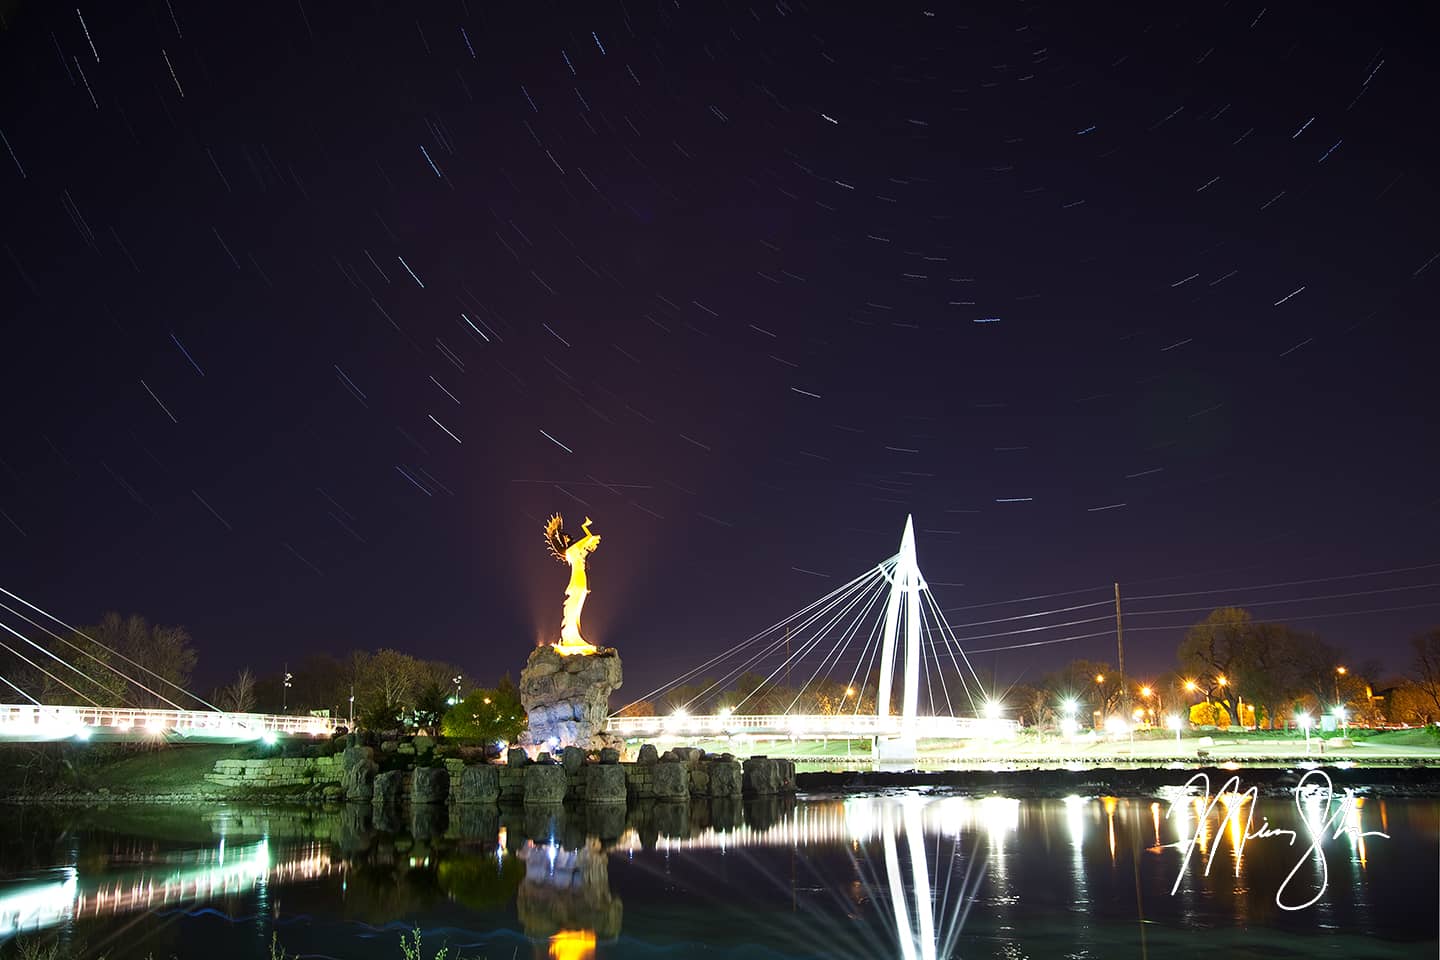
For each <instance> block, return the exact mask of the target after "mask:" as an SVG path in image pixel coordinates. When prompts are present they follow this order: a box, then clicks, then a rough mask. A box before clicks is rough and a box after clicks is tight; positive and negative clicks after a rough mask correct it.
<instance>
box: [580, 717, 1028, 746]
mask: <svg viewBox="0 0 1440 960" xmlns="http://www.w3.org/2000/svg"><path fill="white" fill-rule="evenodd" d="M605 729H606V730H607V731H608V732H610V733H614V734H618V735H619V736H622V737H625V738H627V739H629V738H632V737H655V736H665V737H691V738H695V737H704V738H721V737H732V736H738V735H742V734H743V735H748V736H759V737H769V738H774V737H794V738H796V739H800V738H803V739H807V740H816V739H828V740H845V739H861V738H868V737H911V738H920V739H926V740H980V739H983V740H1003V739H1008V738H1010V737H1013V736H1015V735H1016V734H1017V733H1019V731H1020V724H1019V723H1017V722H1016V721H1014V720H1004V719H993V720H992V719H987V718H981V717H925V716H916V717H910V718H908V720H907V718H905V717H903V716H897V715H891V716H883V717H882V716H877V715H875V714H848V713H847V714H820V715H812V716H804V715H797V714H774V715H764V714H752V715H740V714H715V715H711V716H691V715H689V714H686V713H674V714H671V715H669V716H666V717H611V718H610V721H609V723H607V724H606V727H605Z"/></svg>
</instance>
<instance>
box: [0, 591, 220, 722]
mask: <svg viewBox="0 0 1440 960" xmlns="http://www.w3.org/2000/svg"><path fill="white" fill-rule="evenodd" d="M0 593H3V594H5V595H6V596H9V597H12V598H14V599H15V600H18V601H20V602H21V603H23V604H25V606H27V607H29V608H30V609H31V610H34V611H36V612H37V613H40V614H41V615H43V616H45V617H48V618H50V619H51V620H54V621H55V622H56V623H58V624H60V626H62V627H64V628H65V629H66V630H69V631H70V632H71V633H74V634H76V635H77V636H81V637H84V638H85V639H86V640H89V641H90V642H91V643H93V644H95V646H97V647H99V648H100V649H102V650H105V651H106V652H108V653H113V654H114V655H115V656H117V657H119V658H120V659H121V660H124V661H125V662H126V663H128V664H130V665H131V666H135V667H139V668H140V669H141V670H144V671H145V672H146V673H148V674H150V676H152V677H154V678H155V679H157V680H159V681H160V682H162V683H165V684H169V685H170V686H172V687H174V688H175V689H176V690H179V691H180V692H181V693H183V694H185V695H186V696H187V697H190V698H191V699H192V700H195V701H197V702H199V703H203V704H204V705H205V706H207V707H209V708H210V709H211V710H214V711H215V712H217V713H224V712H225V711H224V710H221V709H220V708H219V707H217V706H215V705H214V704H213V703H211V702H209V701H208V700H206V699H205V698H204V697H200V696H196V695H195V694H193V693H191V692H190V691H189V690H186V689H185V688H184V687H182V686H180V684H178V683H176V682H175V681H173V680H169V679H167V678H165V677H162V676H161V675H160V674H158V673H156V672H155V671H154V670H151V669H150V668H149V667H147V666H145V665H144V664H143V663H140V662H138V661H136V660H132V659H131V658H130V657H127V656H126V655H125V654H123V653H121V652H120V651H119V650H116V649H114V648H112V647H109V646H107V645H105V644H103V643H101V642H100V641H99V640H96V639H95V638H94V637H91V636H89V635H88V634H86V633H85V632H84V631H83V630H77V629H76V628H75V627H72V626H70V624H68V623H66V622H65V621H64V620H61V619H60V618H59V617H57V616H55V615H54V614H52V613H48V612H46V611H45V610H42V609H40V608H39V607H37V606H35V604H33V603H31V602H30V601H29V600H26V599H25V598H24V597H21V596H17V595H16V594H13V593H11V592H10V591H9V590H6V589H5V588H4V587H0ZM0 606H4V605H3V604H0ZM5 609H6V610H10V608H9V607H5ZM10 612H11V613H14V614H15V615H16V616H17V617H20V618H21V619H22V620H24V621H25V622H26V623H29V624H31V625H33V626H36V627H39V628H40V629H41V630H44V631H45V632H46V633H48V634H50V636H52V637H54V638H55V639H56V640H59V641H60V642H61V643H63V644H65V645H66V646H68V647H70V648H72V649H74V650H77V651H79V652H80V653H83V654H85V655H86V656H88V657H90V659H92V660H95V661H96V662H97V663H101V662H102V661H100V659H99V658H98V657H96V656H95V655H94V654H92V653H90V652H88V651H86V650H84V649H82V648H80V647H78V646H76V645H75V644H73V643H71V642H70V641H69V640H66V639H65V638H64V637H62V636H60V635H59V634H57V633H56V632H55V631H53V630H50V629H49V628H47V627H44V626H41V625H40V624H38V623H35V621H33V620H31V619H29V618H28V617H25V616H24V615H23V614H20V613H16V611H14V610H10ZM105 665H106V666H108V664H105ZM110 669H112V670H114V669H115V668H114V667H110ZM115 672H116V673H119V672H120V671H118V670H116V671H115ZM121 676H124V674H121ZM126 679H127V680H129V681H130V682H131V683H133V684H135V686H137V687H139V688H140V689H141V690H144V691H145V692H146V693H148V694H150V695H151V696H153V697H157V698H159V699H160V700H163V701H165V702H166V703H168V704H170V706H172V707H174V708H175V709H176V710H183V709H185V708H184V707H182V706H180V705H179V704H177V703H175V702H174V701H173V700H170V699H169V698H167V697H165V696H164V695H162V694H159V693H156V692H155V691H154V690H151V689H150V688H149V687H147V686H145V685H144V684H143V683H140V682H139V681H138V680H135V679H133V678H130V677H126Z"/></svg>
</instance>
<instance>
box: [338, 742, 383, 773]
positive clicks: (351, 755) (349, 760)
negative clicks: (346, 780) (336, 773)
mask: <svg viewBox="0 0 1440 960" xmlns="http://www.w3.org/2000/svg"><path fill="white" fill-rule="evenodd" d="M374 762H375V751H374V750H372V749H371V748H369V747H361V746H350V747H346V748H345V750H344V752H342V753H341V754H340V769H341V770H349V769H350V768H351V767H355V766H358V765H360V764H362V763H374Z"/></svg>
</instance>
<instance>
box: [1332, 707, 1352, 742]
mask: <svg viewBox="0 0 1440 960" xmlns="http://www.w3.org/2000/svg"><path fill="white" fill-rule="evenodd" d="M1334 713H1335V719H1336V720H1339V721H1340V735H1341V736H1343V737H1348V736H1350V721H1349V717H1348V713H1347V711H1346V710H1345V707H1344V706H1343V705H1337V706H1336V707H1335V711H1334Z"/></svg>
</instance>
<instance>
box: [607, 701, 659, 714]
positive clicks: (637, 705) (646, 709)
mask: <svg viewBox="0 0 1440 960" xmlns="http://www.w3.org/2000/svg"><path fill="white" fill-rule="evenodd" d="M615 716H617V717H653V716H655V704H654V703H652V702H651V701H649V700H636V701H635V702H634V703H627V704H626V705H625V706H623V707H621V708H620V709H619V710H617V711H615Z"/></svg>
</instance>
